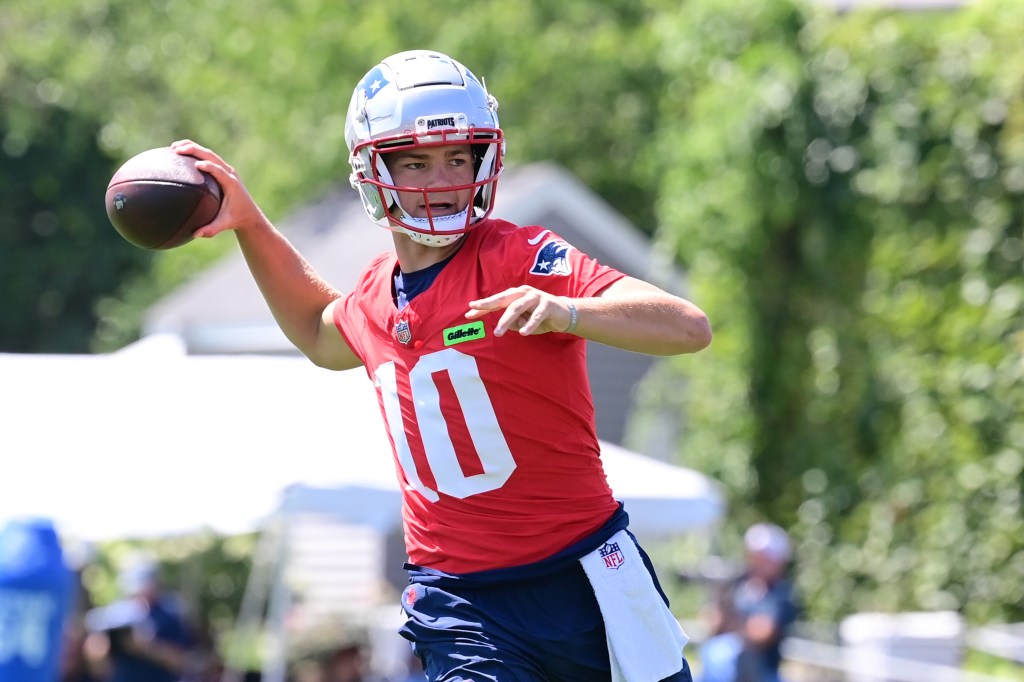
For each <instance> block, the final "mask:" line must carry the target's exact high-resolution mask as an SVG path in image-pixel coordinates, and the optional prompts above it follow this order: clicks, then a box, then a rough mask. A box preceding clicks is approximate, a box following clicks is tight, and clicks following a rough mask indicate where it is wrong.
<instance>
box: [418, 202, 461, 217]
mask: <svg viewBox="0 0 1024 682" xmlns="http://www.w3.org/2000/svg"><path fill="white" fill-rule="evenodd" d="M420 210H422V211H423V215H451V214H452V213H458V209H457V207H456V206H455V204H454V203H452V202H450V201H432V202H430V208H429V209H428V208H427V206H425V205H424V206H421V207H420ZM428 210H429V214H428Z"/></svg>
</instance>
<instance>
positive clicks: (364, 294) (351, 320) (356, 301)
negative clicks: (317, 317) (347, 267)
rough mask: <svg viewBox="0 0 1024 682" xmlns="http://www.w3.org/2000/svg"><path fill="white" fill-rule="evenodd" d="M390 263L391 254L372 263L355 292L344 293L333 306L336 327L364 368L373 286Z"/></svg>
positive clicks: (364, 271) (370, 327)
mask: <svg viewBox="0 0 1024 682" xmlns="http://www.w3.org/2000/svg"><path fill="white" fill-rule="evenodd" d="M388 260H389V254H380V255H379V256H377V257H376V258H374V259H373V260H372V261H370V263H369V264H368V265H367V266H366V269H364V270H363V272H362V274H360V276H359V279H357V280H356V285H355V287H353V289H352V291H350V292H348V293H346V294H344V295H343V296H342V297H341V298H339V299H338V301H337V302H336V303H335V304H334V326H335V327H337V328H338V331H339V332H341V335H342V336H343V337H344V338H345V341H346V342H347V343H348V347H349V348H351V349H352V352H353V353H355V354H356V356H357V357H358V358H359V359H360V360H362V361H363V364H364V365H365V364H366V358H367V353H366V343H367V342H368V338H367V336H368V334H369V333H370V332H369V331H368V330H370V329H372V326H371V325H369V324H368V319H367V318H368V316H370V315H372V306H373V305H374V301H375V300H376V297H375V296H373V287H374V286H375V284H377V283H378V282H377V281H378V280H379V279H381V277H382V275H381V273H382V272H383V270H382V269H383V268H386V266H387V263H388Z"/></svg>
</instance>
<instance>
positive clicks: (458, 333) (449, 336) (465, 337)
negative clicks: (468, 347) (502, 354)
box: [444, 322, 486, 346]
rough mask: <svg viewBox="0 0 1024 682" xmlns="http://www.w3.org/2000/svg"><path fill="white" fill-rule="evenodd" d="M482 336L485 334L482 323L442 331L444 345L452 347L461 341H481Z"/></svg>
mask: <svg viewBox="0 0 1024 682" xmlns="http://www.w3.org/2000/svg"><path fill="white" fill-rule="evenodd" d="M484 336H486V334H485V333H484V323H483V322H472V323H470V324H464V325H462V326H461V327H448V329H445V330H444V345H446V346H454V345H455V344H457V343H462V342H463V341H473V340H475V339H482V338H484Z"/></svg>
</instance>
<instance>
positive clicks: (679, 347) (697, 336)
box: [662, 310, 713, 355]
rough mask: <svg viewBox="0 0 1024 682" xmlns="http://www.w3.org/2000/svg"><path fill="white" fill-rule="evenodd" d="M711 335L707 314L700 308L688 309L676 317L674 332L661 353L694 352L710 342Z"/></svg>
mask: <svg viewBox="0 0 1024 682" xmlns="http://www.w3.org/2000/svg"><path fill="white" fill-rule="evenodd" d="M712 336H713V334H712V332H711V323H710V322H709V321H708V317H707V315H705V314H704V313H703V312H701V311H700V310H688V311H686V313H685V314H683V315H680V316H678V317H677V319H676V324H675V329H674V333H673V334H672V337H671V340H670V341H669V342H668V343H667V344H666V347H665V349H664V352H663V353H662V354H663V355H682V354H684V353H696V352H697V351H700V350H703V349H705V348H707V347H708V346H709V345H710V344H711V339H712Z"/></svg>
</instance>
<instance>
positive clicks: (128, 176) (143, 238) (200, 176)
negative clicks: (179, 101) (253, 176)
mask: <svg viewBox="0 0 1024 682" xmlns="http://www.w3.org/2000/svg"><path fill="white" fill-rule="evenodd" d="M196 160H197V159H195V158H194V157H191V156H183V155H181V154H178V153H177V152H175V151H174V150H173V149H171V148H170V147H157V148H156V149H149V150H147V151H144V152H142V153H141V154H138V155H136V156H133V157H132V158H130V159H128V160H127V161H126V162H125V163H124V165H122V166H121V167H120V168H119V169H117V172H116V173H114V176H113V177H112V178H111V179H110V183H109V184H108V185H107V194H106V208H107V217H109V218H110V222H111V224H112V225H113V226H114V229H115V230H117V232H118V233H119V234H120V235H121V236H122V237H124V238H125V239H126V240H128V241H129V242H130V243H132V244H134V245H135V246H138V247H141V248H143V249H161V250H162V249H173V248H175V247H177V246H181V245H182V244H186V243H188V242H190V241H191V240H192V233H193V232H194V231H195V230H196V229H198V228H200V227H202V226H203V225H206V224H207V223H209V222H210V221H212V220H213V219H214V218H215V217H216V215H217V212H218V211H219V210H220V200H221V190H220V185H218V184H217V181H216V180H214V179H213V176H211V175H209V174H208V173H204V172H202V171H200V170H199V169H197V168H196V165H195V164H196Z"/></svg>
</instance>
